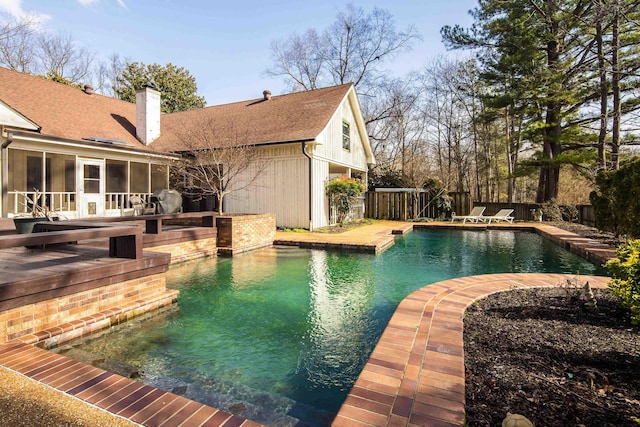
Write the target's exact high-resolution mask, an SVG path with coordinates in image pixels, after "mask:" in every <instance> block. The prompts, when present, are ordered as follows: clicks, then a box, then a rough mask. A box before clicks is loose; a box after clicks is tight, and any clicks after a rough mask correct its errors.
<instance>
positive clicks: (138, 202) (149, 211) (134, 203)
mask: <svg viewBox="0 0 640 427" xmlns="http://www.w3.org/2000/svg"><path fill="white" fill-rule="evenodd" d="M129 203H131V207H132V208H133V215H134V216H137V215H153V214H155V213H156V204H155V203H146V202H145V201H144V200H142V197H140V196H131V197H129Z"/></svg>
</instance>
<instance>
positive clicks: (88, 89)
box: [84, 85, 93, 95]
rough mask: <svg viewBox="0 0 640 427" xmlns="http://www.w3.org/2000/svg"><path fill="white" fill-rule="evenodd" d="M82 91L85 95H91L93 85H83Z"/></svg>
mask: <svg viewBox="0 0 640 427" xmlns="http://www.w3.org/2000/svg"><path fill="white" fill-rule="evenodd" d="M84 93H86V94H87V95H91V94H92V93H93V86H91V85H84Z"/></svg>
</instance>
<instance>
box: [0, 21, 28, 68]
mask: <svg viewBox="0 0 640 427" xmlns="http://www.w3.org/2000/svg"><path fill="white" fill-rule="evenodd" d="M35 31H36V20H35V19H34V18H31V19H29V18H23V19H16V18H14V17H12V16H9V15H7V14H0V65H3V66H5V67H7V68H9V69H11V70H15V71H19V72H21V73H29V72H31V70H32V69H33V68H34V66H35V55H34V45H35V42H34V41H35Z"/></svg>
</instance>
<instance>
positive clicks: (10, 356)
mask: <svg viewBox="0 0 640 427" xmlns="http://www.w3.org/2000/svg"><path fill="white" fill-rule="evenodd" d="M414 226H415V228H419V227H420V228H422V227H450V226H452V225H451V224H450V223H428V224H419V225H417V224H413V223H398V222H392V221H381V222H377V223H375V224H373V225H372V226H367V227H362V228H361V229H356V230H354V232H352V231H348V232H345V233H341V234H340V235H338V237H337V238H336V237H332V236H335V235H329V234H321V233H286V234H288V235H294V236H293V237H296V238H298V239H300V237H301V236H302V239H301V240H303V243H300V242H298V245H299V246H303V247H323V248H326V247H346V248H349V249H359V250H366V251H368V252H375V253H379V252H380V251H382V250H384V249H385V248H387V247H389V246H391V245H393V240H394V236H395V235H397V234H404V233H406V232H409V231H411V230H413V228H414ZM453 226H454V227H463V228H474V229H477V228H510V229H512V228H526V229H530V230H535V231H536V232H538V233H540V234H543V235H545V236H546V237H548V238H551V239H553V240H555V241H556V242H558V243H559V244H561V245H563V246H565V247H568V248H569V249H570V250H572V251H575V252H578V253H581V254H582V255H585V256H587V257H589V258H591V259H592V260H593V261H595V262H599V261H603V260H606V259H607V258H610V257H612V256H614V255H615V251H614V250H613V249H612V248H610V247H608V246H606V245H600V244H599V243H598V242H594V241H592V240H589V239H585V238H581V237H579V236H577V235H575V234H573V233H569V232H566V231H563V230H560V229H557V228H555V227H552V226H547V225H542V224H540V225H539V224H515V225H493V224H492V225H491V226H489V227H487V226H486V225H475V224H473V225H469V224H465V225H458V224H454V225H453ZM369 227H371V228H369ZM277 234H278V236H277V237H276V241H278V242H279V243H282V241H280V240H279V238H280V237H281V235H282V234H285V233H282V232H279V233H277ZM317 234H320V236H319V237H318V236H317ZM287 237H290V236H287ZM292 240H293V239H289V240H288V242H289V243H288V244H294V243H292V242H291V241H292ZM323 240H324V243H323ZM341 244H342V245H341ZM316 245H320V246H316ZM372 248H373V249H372ZM572 277H575V276H572V275H569V276H566V275H558V274H538V273H531V274H500V275H482V276H471V277H465V278H457V279H452V280H447V281H444V282H439V283H435V284H432V285H428V286H425V287H424V288H422V289H419V290H417V291H415V292H414V293H412V294H411V295H409V296H408V297H407V298H405V299H404V300H403V301H402V302H401V303H400V305H399V306H398V308H397V309H396V312H395V313H394V315H393V317H392V318H391V321H390V322H389V324H388V325H387V328H386V329H385V331H384V333H383V335H382V337H381V338H380V341H379V342H378V344H377V346H376V348H375V349H374V352H373V353H372V355H371V356H370V358H369V360H368V362H367V364H366V365H365V368H364V369H363V371H362V372H361V374H360V376H359V378H358V380H357V381H356V383H355V384H354V387H353V389H352V390H351V392H350V393H349V395H348V397H347V399H346V401H345V402H344V404H343V406H342V408H341V409H340V411H339V413H338V415H337V417H336V419H335V420H334V422H333V425H334V426H337V427H340V426H385V425H388V426H395V425H404V426H412V425H415V426H417V425H421V426H461V425H464V353H463V348H462V315H463V313H464V310H465V309H466V307H467V306H468V305H469V304H471V303H472V302H473V301H475V300H477V299H479V298H482V297H483V296H485V295H488V294H490V293H493V292H498V291H501V290H508V289H513V288H518V287H534V286H554V285H557V284H558V283H561V282H563V281H564V280H565V279H566V278H572ZM581 279H586V280H590V283H591V285H592V286H594V287H603V286H606V283H607V281H608V280H609V279H608V278H604V277H588V278H587V277H586V276H583V277H581ZM32 343H33V341H32V340H29V344H32ZM29 344H27V343H26V342H23V341H20V340H14V341H11V342H9V343H7V344H3V345H0V365H3V366H5V367H7V368H8V369H10V370H13V371H14V372H18V373H20V374H22V375H25V376H27V377H29V378H32V379H35V380H36V381H39V382H41V383H44V384H47V385H49V386H51V387H53V388H55V389H57V390H60V391H62V392H65V393H67V394H70V395H72V396H75V397H77V398H79V399H81V400H83V401H84V402H86V403H88V404H91V405H94V406H97V407H100V408H103V409H106V410H107V411H109V412H112V413H114V414H117V415H118V416H122V417H125V418H128V419H130V420H132V421H134V422H136V423H139V424H142V425H146V426H160V425H162V426H198V425H207V426H225V427H232V426H235V427H239V426H242V427H254V426H259V425H260V424H258V423H255V422H253V421H249V420H245V419H243V418H241V417H239V416H236V415H232V414H229V413H227V412H224V411H221V410H218V409H215V408H211V407H208V406H205V405H202V404H199V403H196V402H193V401H191V400H188V399H186V398H184V397H182V396H178V395H175V394H172V393H169V392H164V391H161V390H157V389H154V388H152V387H149V386H146V385H143V384H141V383H139V382H137V381H134V380H130V379H128V378H124V377H121V376H119V375H116V374H112V373H110V372H106V371H103V370H101V369H98V368H95V367H92V366H90V365H86V364H83V363H81V362H77V361H74V360H71V359H68V358H66V357H64V356H60V355H57V354H54V353H51V352H48V351H46V350H43V349H40V348H37V347H34V346H33V345H29Z"/></svg>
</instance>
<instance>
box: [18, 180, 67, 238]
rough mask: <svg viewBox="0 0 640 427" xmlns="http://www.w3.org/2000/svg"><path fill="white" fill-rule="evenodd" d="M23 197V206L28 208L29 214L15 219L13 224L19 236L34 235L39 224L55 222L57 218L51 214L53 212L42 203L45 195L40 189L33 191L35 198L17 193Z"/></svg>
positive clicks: (20, 215) (19, 215)
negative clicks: (34, 229)
mask: <svg viewBox="0 0 640 427" xmlns="http://www.w3.org/2000/svg"><path fill="white" fill-rule="evenodd" d="M17 193H18V194H20V196H22V199H23V201H22V202H21V204H22V206H24V207H26V208H27V210H28V212H26V213H23V214H18V215H17V216H14V217H13V223H14V224H15V226H16V231H17V232H18V234H26V233H32V232H33V227H34V226H35V225H36V223H38V222H44V221H54V220H55V219H57V217H54V216H53V215H52V214H51V211H50V210H49V208H48V207H47V205H45V204H44V203H43V201H42V196H43V193H41V192H40V191H39V190H38V189H36V188H34V189H33V196H30V195H29V194H27V193H24V192H19V191H17Z"/></svg>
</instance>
